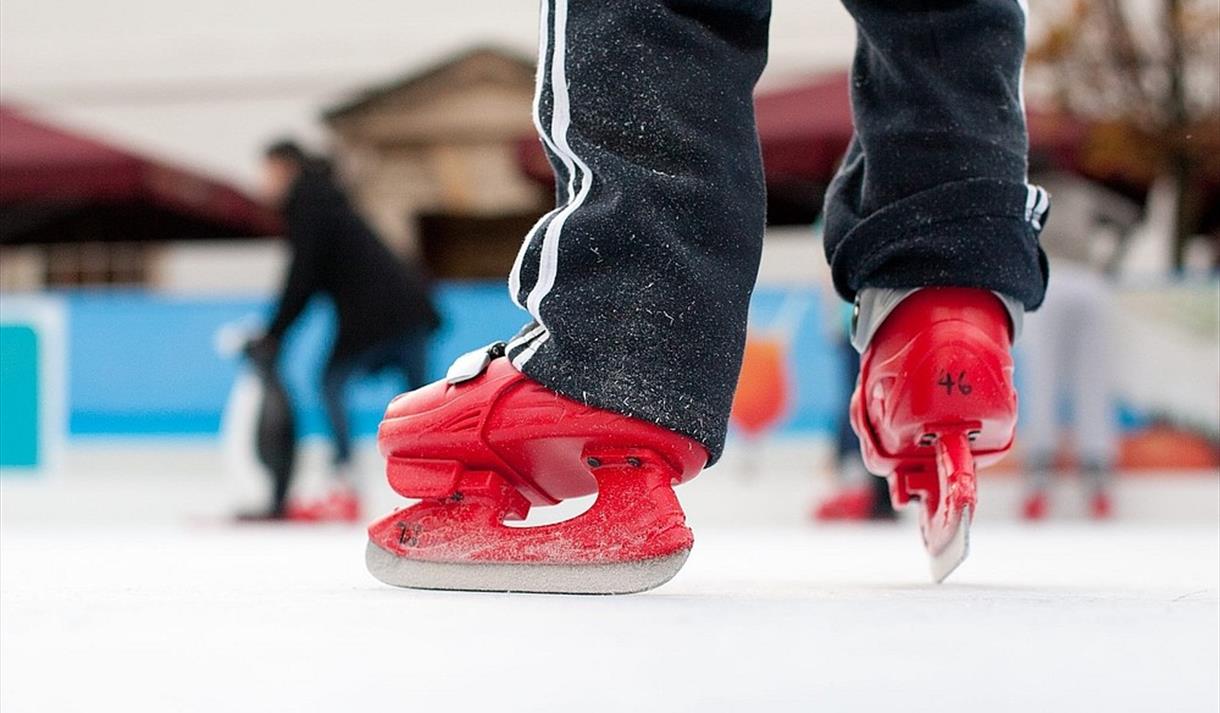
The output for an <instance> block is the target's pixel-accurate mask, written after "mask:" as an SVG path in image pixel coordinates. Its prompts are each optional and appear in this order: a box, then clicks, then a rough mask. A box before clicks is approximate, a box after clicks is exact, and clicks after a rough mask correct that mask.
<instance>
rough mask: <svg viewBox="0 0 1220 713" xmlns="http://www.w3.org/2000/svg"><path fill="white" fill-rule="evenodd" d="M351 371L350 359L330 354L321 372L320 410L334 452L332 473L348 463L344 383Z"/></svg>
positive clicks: (348, 430) (349, 446) (349, 444)
mask: <svg viewBox="0 0 1220 713" xmlns="http://www.w3.org/2000/svg"><path fill="white" fill-rule="evenodd" d="M354 369H355V365H354V362H353V360H352V359H351V358H346V357H339V356H335V355H332V356H331V358H330V359H329V360H327V362H326V368H325V369H324V370H323V372H322V407H323V409H325V411H326V420H327V423H328V425H329V426H330V437H331V444H332V446H333V448H334V452H333V453H332V455H331V463H332V464H333V466H334V471H335V473H336V474H338V473H341V472H345V471H346V470H347V469H348V466H349V465H350V464H351V460H352V434H351V428H350V427H349V424H348V416H347V384H348V381H350V380H351V377H352V373H353V371H354Z"/></svg>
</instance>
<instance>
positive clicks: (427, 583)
mask: <svg viewBox="0 0 1220 713" xmlns="http://www.w3.org/2000/svg"><path fill="white" fill-rule="evenodd" d="M689 554H690V549H685V550H680V551H678V552H675V553H673V554H672V555H666V556H665V557H656V558H653V559H648V560H641V561H638V562H618V563H613V564H534V563H524V564H496V563H482V562H480V563H473V564H465V563H459V562H427V561H423V560H415V559H408V558H406V557H399V556H397V555H395V554H392V553H390V552H387V551H386V550H384V549H382V548H381V547H379V546H377V545H376V544H374V543H373V542H369V544H368V549H367V550H365V564H366V565H367V566H368V569H369V573H370V574H372V575H373V576H374V577H376V578H377V579H379V580H381V581H382V582H384V583H386V584H390V585H393V586H395V587H410V588H412V589H449V590H461V591H474V592H534V593H545V594H632V593H635V592H643V591H645V590H648V589H653V588H655V587H659V586H661V585H662V584H665V583H666V582H668V581H669V580H670V579H673V576H674V575H675V574H677V573H678V570H680V569H682V565H683V564H685V563H686V558H687V556H688V555H689Z"/></svg>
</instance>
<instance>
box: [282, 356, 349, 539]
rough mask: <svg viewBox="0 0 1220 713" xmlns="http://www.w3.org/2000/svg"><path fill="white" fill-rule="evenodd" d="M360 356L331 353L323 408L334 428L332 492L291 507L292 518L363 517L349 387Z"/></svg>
mask: <svg viewBox="0 0 1220 713" xmlns="http://www.w3.org/2000/svg"><path fill="white" fill-rule="evenodd" d="M360 368H361V367H360V364H359V360H358V358H357V357H354V356H346V355H339V354H331V356H330V358H329V359H327V361H326V367H325V368H324V369H323V371H322V394H321V395H322V406H323V409H324V410H325V411H326V419H327V422H328V424H329V425H330V432H331V443H332V444H333V448H334V453H333V455H332V461H331V464H332V465H331V472H330V483H329V486H328V487H329V490H328V492H327V493H326V494H325V495H324V496H323V497H321V498H318V499H306V500H302V501H299V502H296V503H293V504H292V505H290V508H289V516H290V517H292V518H294V519H299V520H309V521H325V520H342V521H348V522H354V521H356V520H358V519H359V517H360V500H359V496H358V494H357V492H356V483H355V482H353V481H354V477H353V474H352V467H351V460H352V435H351V427H350V425H349V419H348V413H347V386H348V384H349V383H350V381H351V379H352V376H353V375H354V374H356V373H357V372H358V371H359V370H360Z"/></svg>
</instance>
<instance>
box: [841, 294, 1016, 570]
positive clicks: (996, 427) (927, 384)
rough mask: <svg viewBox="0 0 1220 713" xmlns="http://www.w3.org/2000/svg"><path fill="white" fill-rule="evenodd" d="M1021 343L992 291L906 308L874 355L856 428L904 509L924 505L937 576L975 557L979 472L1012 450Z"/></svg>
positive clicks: (863, 371) (859, 395)
mask: <svg viewBox="0 0 1220 713" xmlns="http://www.w3.org/2000/svg"><path fill="white" fill-rule="evenodd" d="M1011 345H1012V335H1011V330H1010V327H1009V319H1008V314H1007V312H1006V311H1005V309H1004V306H1003V304H1002V303H1001V302H1000V300H999V299H998V298H997V297H995V296H994V295H993V294H991V293H990V292H987V291H985V290H974V289H964V288H936V289H924V290H920V291H919V292H916V293H914V294H913V295H911V296H909V297H907V298H906V299H905V300H903V301H902V302H901V303H900V304H899V305H898V307H896V308H895V309H894V311H893V312H892V313H891V314H890V315H889V316H888V317H887V318H886V320H885V322H884V323H883V324H882V325H881V327H880V328H879V329H878V330H877V333H876V334H875V335H874V336H873V339H872V341H871V343H870V344H869V346H868V349H867V351H865V353H864V355H863V358H862V361H861V368H860V379H859V381H858V382H857V383H856V390H855V393H854V394H853V395H852V403H851V421H852V427H853V428H855V430H856V433H857V435H859V436H860V443H861V450H862V452H863V455H864V462H865V465H866V466H867V467H868V469H869V470H870V471H871V472H873V473H877V474H879V475H885V476H886V477H887V478H888V479H889V483H890V496H891V499H892V500H893V503H894V506H895V507H904V506H906V505H907V504H909V503H910V502H911V501H913V500H914V501H918V502H919V507H920V511H919V512H920V519H919V526H920V530H921V532H922V534H923V540H924V545H925V546H926V547H927V550H928V554H929V556H930V558H931V566H932V577H933V578H934V579H935V580H936V581H937V582H940V581H943V580H944V579H945V577H947V576H948V575H949V573H950V572H952V571H953V570H954V569H956V568H957V566H958V565H959V564H961V562H962V560H964V559H965V558H966V554H967V550H968V546H969V528H970V521H971V519H972V517H973V515H974V509H975V503H976V482H975V468H976V467H977V466H985V465H989V464H991V463H994V462H996V461H998V460H999V459H1000V458H1002V457H1003V456H1004V454H1005V453H1007V452H1008V450H1009V448H1011V446H1012V439H1013V431H1014V428H1015V426H1016V420H1017V397H1016V392H1015V391H1014V390H1013V384H1012V357H1011V356H1010V354H1009V351H1010V348H1011Z"/></svg>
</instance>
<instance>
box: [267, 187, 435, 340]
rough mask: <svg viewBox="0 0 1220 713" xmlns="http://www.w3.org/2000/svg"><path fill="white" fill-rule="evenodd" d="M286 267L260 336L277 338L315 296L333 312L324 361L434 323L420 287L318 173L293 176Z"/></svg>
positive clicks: (431, 327) (416, 276)
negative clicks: (333, 331)
mask: <svg viewBox="0 0 1220 713" xmlns="http://www.w3.org/2000/svg"><path fill="white" fill-rule="evenodd" d="M284 221H285V225H286V229H287V237H288V241H289V243H291V245H292V264H291V266H290V267H289V269H288V277H287V278H286V280H285V283H284V289H283V292H282V293H281V295H280V302H279V305H278V307H277V308H276V312H275V317H274V319H273V320H272V322H271V327H270V328H269V329H268V334H269V336H271V337H272V338H275V339H277V340H278V339H280V338H281V337H283V335H284V332H286V331H287V330H288V327H289V326H290V325H291V324H292V323H293V322H294V321H295V320H296V318H297V317H298V316H300V314H301V311H302V310H303V309H304V308H305V305H306V304H307V303H308V302H309V299H310V298H311V297H312V296H314V295H315V294H317V293H323V294H326V295H328V296H329V297H330V298H331V299H332V300H333V301H334V305H335V312H336V316H337V318H338V323H339V330H338V335H337V336H336V338H335V345H334V351H333V352H332V359H335V358H342V357H346V356H352V355H354V354H358V353H359V352H361V351H364V350H365V349H368V348H369V347H372V346H374V345H376V344H379V343H381V342H385V341H387V340H390V339H393V338H395V337H399V336H402V335H404V334H406V333H408V332H410V331H412V330H415V331H425V332H428V331H433V330H435V329H436V327H437V326H438V325H439V324H440V318H439V317H438V315H437V312H436V308H435V306H434V305H433V303H432V299H431V297H430V296H429V294H428V286H427V284H426V281H425V280H424V279H423V277H422V276H421V275H420V274H419V272H418V271H417V270H415V269H413V268H411V267H410V266H408V265H406V264H404V263H403V262H402V261H400V260H399V259H398V258H396V257H395V256H394V254H393V253H391V252H390V250H389V248H387V247H386V245H385V244H384V243H382V242H381V241H380V240H378V239H377V237H376V236H375V235H374V234H373V231H372V230H371V229H370V228H369V226H368V225H367V224H366V223H365V222H364V220H362V219H361V218H360V216H358V215H357V214H356V211H355V210H353V209H352V207H351V204H350V203H349V202H348V201H347V198H346V197H345V196H344V195H343V193H342V192H341V191H340V190H339V188H338V187H337V186H335V184H334V183H333V182H332V181H331V179H330V177H329V176H328V175H327V174H326V173H325V172H324V171H321V170H315V169H310V170H307V171H305V172H303V173H302V174H301V176H300V177H299V178H298V179H297V180H296V182H295V183H293V185H292V188H291V189H290V190H289V193H288V197H287V200H286V201H285V203H284Z"/></svg>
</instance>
